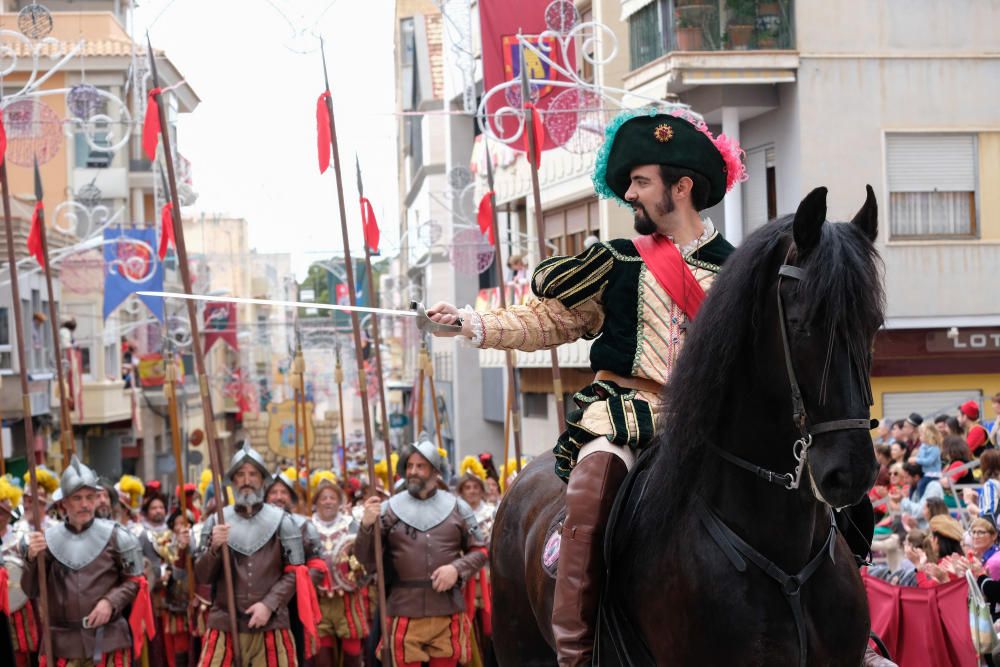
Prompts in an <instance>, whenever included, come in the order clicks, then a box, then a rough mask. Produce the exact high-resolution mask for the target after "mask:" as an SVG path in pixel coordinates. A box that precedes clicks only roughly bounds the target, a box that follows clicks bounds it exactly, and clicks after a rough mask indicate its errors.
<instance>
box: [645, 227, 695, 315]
mask: <svg viewBox="0 0 1000 667" xmlns="http://www.w3.org/2000/svg"><path fill="white" fill-rule="evenodd" d="M632 243H634V244H635V248H636V250H638V251H639V255H640V256H641V257H642V261H643V262H645V263H646V268H648V269H649V270H650V271H651V272H652V274H653V277H654V278H656V282H658V283H660V287H662V288H663V289H665V290H666V291H667V294H668V295H669V296H670V298H671V299H672V300H673V302H674V303H676V304H677V306H678V307H679V308H680V309H681V310H682V311H684V314H685V315H687V316H688V319H689V320H693V319H694V316H695V315H696V314H697V313H698V309H699V308H700V307H701V302H702V301H704V300H705V290H704V289H702V287H701V285H700V284H699V283H698V280H697V279H696V278H695V277H694V274H693V273H691V270H690V269H688V266H687V262H685V261H684V258H683V257H681V252H680V250H678V249H677V246H675V245H674V243H673V241H671V240H670V239H668V238H667V237H665V236H663V235H662V234H649V235H648V236H640V237H638V238H635V239H632Z"/></svg>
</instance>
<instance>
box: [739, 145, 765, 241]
mask: <svg viewBox="0 0 1000 667" xmlns="http://www.w3.org/2000/svg"><path fill="white" fill-rule="evenodd" d="M768 150H770V148H769V147H768V146H762V147H760V148H755V149H753V150H751V151H747V154H746V161H745V165H746V170H747V175H748V176H749V177H750V178H749V179H747V181H746V183H744V184H743V188H742V189H743V221H744V224H743V228H744V231H745V232H746V233H747V234H749V233H750V232H752V231H753V230H755V229H757V228H758V227H761V226H762V225H763V224H764V223H765V222H767V152H768Z"/></svg>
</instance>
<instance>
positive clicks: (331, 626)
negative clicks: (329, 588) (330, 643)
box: [316, 588, 370, 643]
mask: <svg viewBox="0 0 1000 667" xmlns="http://www.w3.org/2000/svg"><path fill="white" fill-rule="evenodd" d="M319 610H320V621H319V623H318V624H317V626H316V629H317V630H318V632H319V638H320V643H322V642H323V640H324V639H361V638H363V637H367V636H368V632H369V627H368V616H369V613H370V609H369V602H368V589H367V588H362V589H361V590H359V591H357V592H355V593H347V594H345V595H334V596H333V597H327V596H326V595H324V594H322V593H320V595H319Z"/></svg>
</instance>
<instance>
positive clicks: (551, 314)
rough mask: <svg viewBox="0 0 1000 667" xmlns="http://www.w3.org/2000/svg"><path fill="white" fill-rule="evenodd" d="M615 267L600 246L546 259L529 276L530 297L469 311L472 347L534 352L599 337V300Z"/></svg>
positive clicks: (611, 258) (602, 309) (600, 315)
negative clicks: (474, 311) (502, 306)
mask: <svg viewBox="0 0 1000 667" xmlns="http://www.w3.org/2000/svg"><path fill="white" fill-rule="evenodd" d="M613 265H614V257H613V256H612V255H611V252H610V251H609V250H608V249H607V248H606V247H605V246H604V245H602V244H595V245H594V246H592V247H591V248H589V249H588V250H586V251H585V252H583V253H581V254H580V255H577V256H576V257H550V258H549V259H546V260H544V261H543V262H542V263H541V264H539V265H538V268H537V269H536V270H535V273H534V275H533V276H532V280H531V287H532V291H533V292H534V294H535V297H534V298H529V299H528V300H527V301H526V302H525V303H524V304H523V305H510V306H508V307H507V308H496V309H494V310H490V311H486V312H482V313H473V321H472V328H473V331H474V332H475V336H474V341H475V344H476V345H478V346H479V347H485V348H495V349H498V350H521V351H522V352H534V351H535V350H543V349H548V348H552V347H556V346H558V345H562V344H564V343H571V342H573V341H575V340H578V339H580V338H593V337H595V336H597V334H598V333H600V331H601V327H602V326H603V325H604V308H603V307H602V305H601V296H602V294H603V292H604V288H605V287H606V286H607V283H608V274H609V273H610V272H611V268H612V266H613Z"/></svg>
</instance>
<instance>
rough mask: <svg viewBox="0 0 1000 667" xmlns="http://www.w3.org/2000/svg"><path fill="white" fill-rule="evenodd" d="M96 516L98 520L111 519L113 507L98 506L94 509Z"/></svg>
mask: <svg viewBox="0 0 1000 667" xmlns="http://www.w3.org/2000/svg"><path fill="white" fill-rule="evenodd" d="M94 516H96V517H97V518H98V519H110V518H111V505H98V506H97V507H95V508H94Z"/></svg>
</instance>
